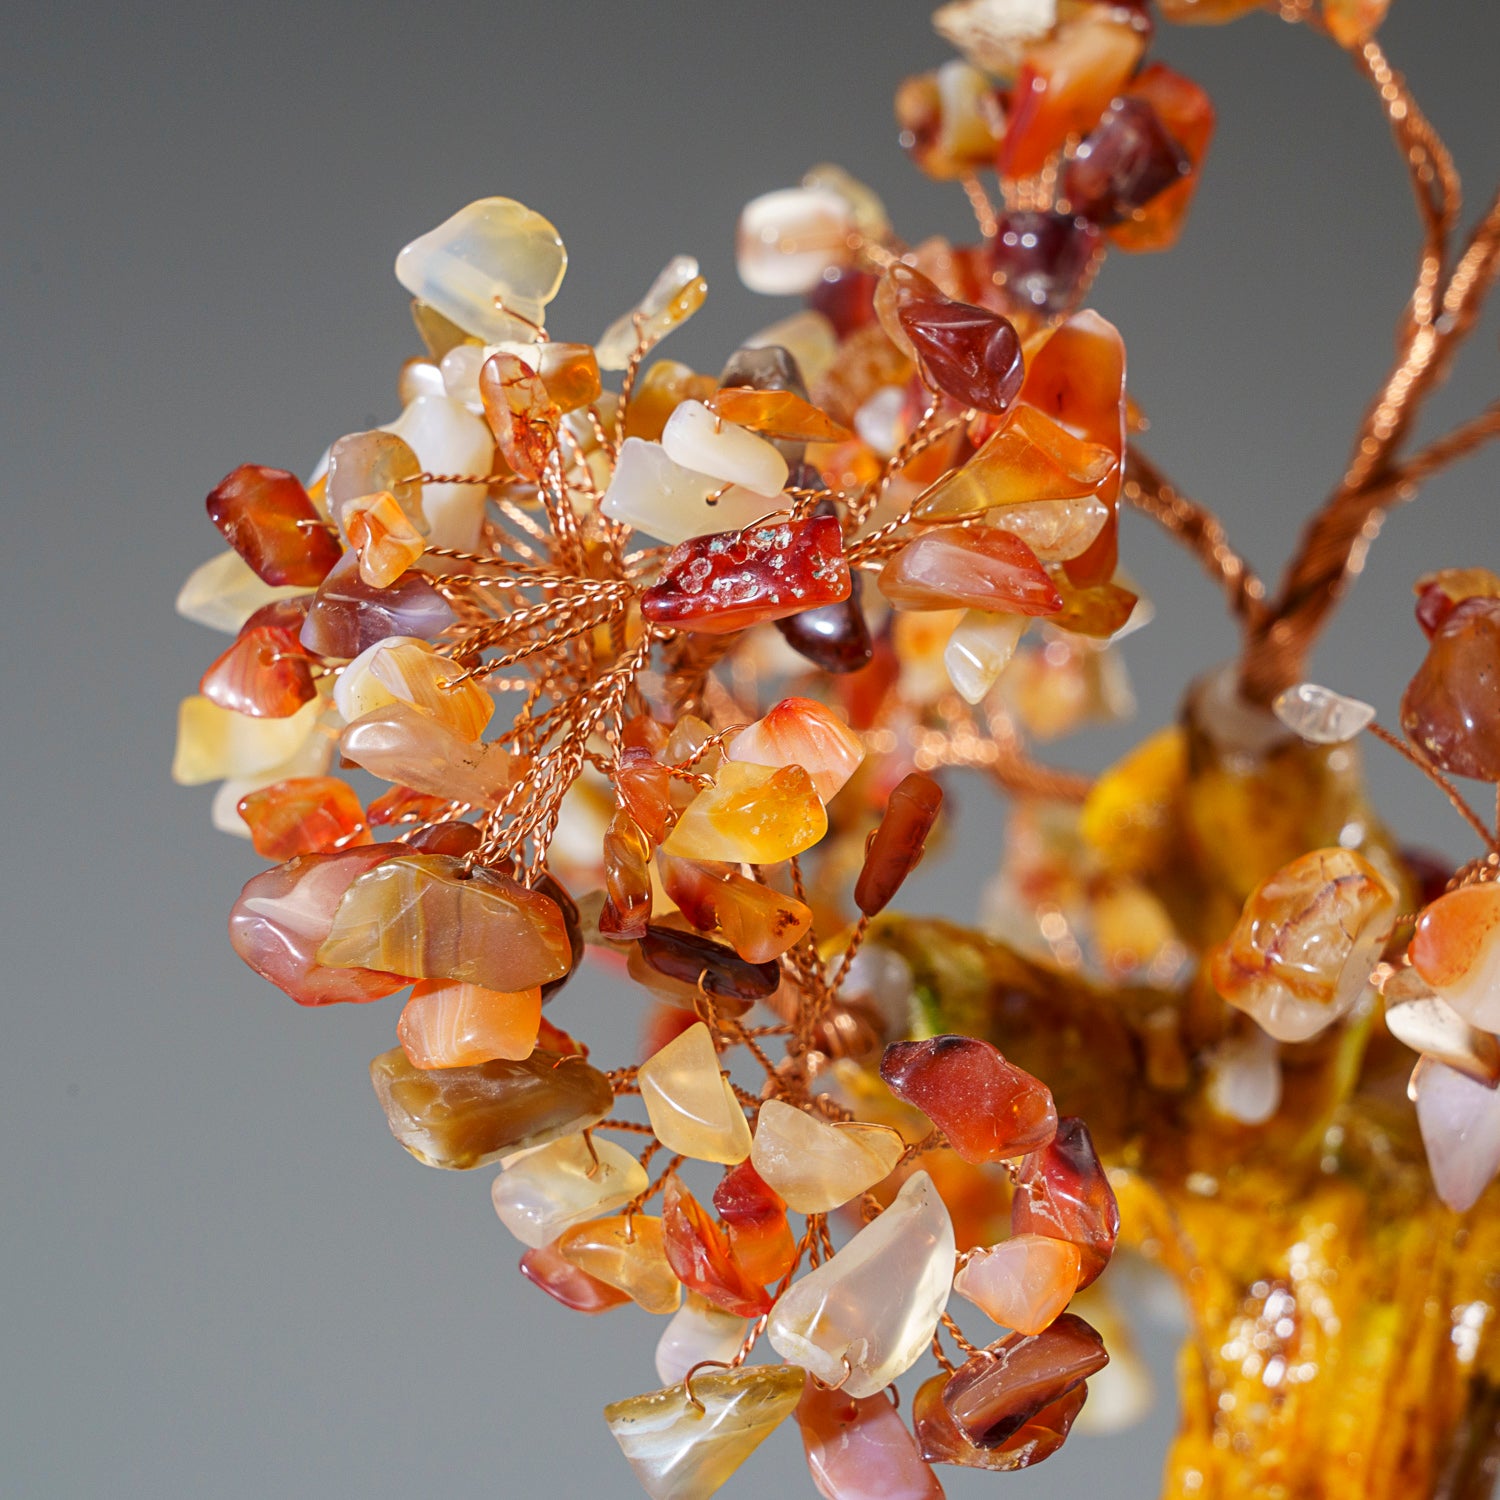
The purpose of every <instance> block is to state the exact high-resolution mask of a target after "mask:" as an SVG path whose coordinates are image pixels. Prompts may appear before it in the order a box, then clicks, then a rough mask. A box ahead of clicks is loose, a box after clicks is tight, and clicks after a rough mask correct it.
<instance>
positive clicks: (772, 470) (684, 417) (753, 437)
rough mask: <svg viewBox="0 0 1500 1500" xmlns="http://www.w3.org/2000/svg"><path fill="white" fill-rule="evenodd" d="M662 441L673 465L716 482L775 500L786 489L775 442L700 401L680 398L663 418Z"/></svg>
mask: <svg viewBox="0 0 1500 1500" xmlns="http://www.w3.org/2000/svg"><path fill="white" fill-rule="evenodd" d="M661 445H662V447H663V448H664V449H665V450H666V454H667V457H668V458H670V459H671V460H672V462H673V463H674V464H681V465H682V467H683V468H684V469H692V470H693V471H694V472H695V473H698V474H707V475H709V476H710V477H711V478H713V479H716V480H717V481H718V482H719V483H720V484H738V485H742V486H744V488H745V489H747V490H750V491H751V492H752V493H754V494H757V495H760V496H761V497H762V498H763V499H767V500H771V499H774V498H775V497H776V496H778V495H779V494H780V493H781V492H782V490H783V489H785V488H786V482H787V475H788V470H787V464H786V459H784V458H783V457H782V456H781V454H780V453H779V452H778V451H777V449H776V446H775V444H773V443H769V442H767V441H766V439H765V438H763V437H759V436H757V434H755V433H753V432H751V431H750V430H749V429H748V428H746V427H740V426H737V425H736V424H735V423H733V422H726V421H725V420H724V419H723V418H722V417H721V416H719V415H717V413H715V412H712V411H710V410H709V409H708V407H706V406H705V405H704V404H703V403H702V402H701V401H684V402H682V403H681V404H680V405H679V406H678V407H677V409H676V410H675V411H674V412H673V413H672V415H671V416H670V417H668V418H667V425H666V427H665V428H664V429H663V430H662V435H661ZM717 529H718V530H721V531H722V530H724V529H725V528H724V527H722V526H721V527H718V528H717Z"/></svg>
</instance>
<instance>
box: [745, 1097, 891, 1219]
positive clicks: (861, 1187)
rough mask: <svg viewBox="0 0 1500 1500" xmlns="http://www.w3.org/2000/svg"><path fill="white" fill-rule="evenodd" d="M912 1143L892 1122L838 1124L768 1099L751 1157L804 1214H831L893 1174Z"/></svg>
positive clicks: (771, 1185)
mask: <svg viewBox="0 0 1500 1500" xmlns="http://www.w3.org/2000/svg"><path fill="white" fill-rule="evenodd" d="M905 1148H906V1143H905V1142H904V1141H903V1140H902V1139H901V1134H900V1132H899V1131H896V1130H892V1129H891V1128H890V1127H889V1126H887V1125H866V1124H864V1123H862V1122H860V1121H853V1122H850V1123H848V1124H845V1123H843V1122H840V1123H837V1124H834V1123H831V1122H829V1121H827V1120H820V1119H818V1118H817V1116H815V1115H810V1114H808V1113H806V1112H805V1111H803V1110H800V1109H794V1108H793V1107H792V1106H791V1105H790V1104H784V1103H782V1101H781V1100H779V1099H767V1100H766V1101H765V1103H764V1104H762V1105H761V1107H760V1114H759V1116H758V1117H757V1120H756V1124H755V1141H754V1144H753V1145H752V1147H751V1150H750V1160H751V1162H752V1164H753V1165H754V1167H755V1170H756V1171H757V1172H759V1173H760V1175H761V1177H762V1179H763V1180H764V1181H765V1183H766V1186H767V1187H769V1188H771V1189H772V1191H773V1192H776V1193H778V1194H779V1195H780V1196H781V1197H782V1198H783V1199H785V1200H786V1205H787V1207H788V1208H791V1209H794V1210H795V1211H796V1212H797V1213H799V1214H821V1213H827V1212H828V1211H829V1210H830V1209H835V1208H838V1207H839V1206H840V1204H844V1203H847V1202H849V1200H850V1199H851V1198H857V1197H858V1196H859V1195H860V1194H861V1193H863V1192H866V1191H867V1190H868V1189H870V1188H872V1187H874V1186H875V1184H876V1183H877V1182H880V1181H882V1180H883V1179H884V1178H886V1177H888V1176H889V1175H890V1172H891V1169H892V1168H893V1167H894V1166H895V1165H896V1162H897V1160H898V1159H899V1158H900V1156H901V1153H902V1151H903V1150H905Z"/></svg>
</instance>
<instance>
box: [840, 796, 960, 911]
mask: <svg viewBox="0 0 1500 1500" xmlns="http://www.w3.org/2000/svg"><path fill="white" fill-rule="evenodd" d="M942 805H943V789H942V787H940V786H939V785H938V784H937V782H935V781H934V780H933V779H932V777H930V776H928V775H927V774H926V773H925V772H923V771H913V772H912V773H911V774H910V775H909V776H905V777H903V778H902V779H901V781H899V782H898V783H897V785H896V788H895V790H894V791H893V792H892V793H891V795H890V800H889V801H888V802H887V803H886V806H885V816H884V817H882V818H881V820H880V822H879V824H878V825H877V826H876V828H875V831H874V832H873V833H872V834H871V835H870V840H869V842H868V843H867V844H866V845H865V862H864V864H863V865H862V866H861V867H860V872H859V879H858V880H857V881H856V882H855V884H854V904H855V905H856V906H857V907H858V908H859V909H860V911H861V912H863V913H864V915H865V916H867V917H873V916H875V915H877V914H878V913H879V912H881V911H883V910H884V909H885V907H886V905H887V904H888V903H889V901H890V899H891V897H892V896H894V895H895V894H896V892H897V891H898V890H900V889H901V883H902V881H904V880H905V879H906V877H907V876H908V875H910V874H911V872H912V871H913V870H915V869H916V867H917V864H918V862H919V861H920V860H921V858H922V851H923V849H924V848H925V847H926V845H927V835H928V834H929V833H930V832H931V831H932V825H933V824H934V823H935V822H936V821H937V815H938V812H939V810H940V809H941V808H942Z"/></svg>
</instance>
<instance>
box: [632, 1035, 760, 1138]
mask: <svg viewBox="0 0 1500 1500" xmlns="http://www.w3.org/2000/svg"><path fill="white" fill-rule="evenodd" d="M636 1082H637V1083H638V1084H639V1085H640V1090H641V1101H642V1102H643V1103H644V1104H645V1106H646V1113H647V1115H649V1116H650V1118H651V1128H652V1130H654V1131H655V1132H656V1138H657V1140H659V1141H660V1142H661V1143H662V1145H663V1146H665V1147H666V1148H667V1150H668V1151H675V1152H680V1153H681V1154H682V1155H683V1156H691V1157H692V1158H693V1159H694V1160H695V1161H713V1162H719V1163H720V1164H721V1165H723V1166H733V1165H735V1164H736V1163H738V1162H742V1161H744V1159H745V1158H746V1157H747V1156H749V1154H750V1126H749V1125H748V1124H747V1123H746V1120H745V1112H744V1110H743V1109H741V1108H740V1103H739V1100H737V1099H736V1098H735V1097H734V1090H733V1089H732V1088H731V1087H730V1086H729V1080H728V1079H727V1078H726V1077H724V1075H723V1074H722V1073H721V1072H720V1071H719V1054H718V1052H717V1051H716V1050H715V1049H714V1044H713V1038H712V1037H711V1036H710V1035H709V1030H708V1027H707V1026H705V1025H704V1024H703V1022H702V1021H698V1022H697V1023H695V1024H694V1025H692V1026H690V1027H688V1029H687V1030H686V1031H684V1032H683V1033H682V1035H681V1036H679V1037H674V1038H673V1039H672V1040H671V1041H670V1042H668V1043H667V1045H666V1046H665V1047H663V1048H661V1049H660V1050H659V1051H657V1052H655V1053H653V1054H652V1055H651V1057H650V1058H648V1059H647V1060H646V1061H645V1062H644V1063H642V1064H641V1066H640V1070H639V1071H638V1072H637V1074H636Z"/></svg>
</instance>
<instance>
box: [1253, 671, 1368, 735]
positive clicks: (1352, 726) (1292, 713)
mask: <svg viewBox="0 0 1500 1500" xmlns="http://www.w3.org/2000/svg"><path fill="white" fill-rule="evenodd" d="M1271 707H1272V708H1273V709H1274V710H1275V713H1276V717H1277V718H1278V719H1280V720H1281V722H1282V723H1283V724H1285V725H1286V727H1287V728H1288V729H1290V730H1291V731H1292V733H1293V734H1295V735H1298V736H1300V737H1301V738H1302V739H1304V740H1306V741H1308V743H1309V744H1313V745H1342V744H1344V743H1345V741H1347V740H1352V739H1353V738H1354V737H1355V735H1357V734H1358V733H1359V732H1360V731H1361V730H1363V729H1365V728H1366V727H1367V726H1368V725H1369V724H1370V723H1372V722H1373V720H1374V718H1375V710H1374V708H1372V707H1371V706H1370V704H1368V703H1362V702H1360V700H1359V699H1358V698H1346V697H1345V696H1344V695H1343V694H1342V693H1336V692H1334V690H1333V689H1332V688H1326V687H1319V686H1318V684H1317V683H1315V682H1299V683H1298V684H1297V685H1296V687H1289V688H1287V689H1286V691H1285V692H1281V693H1278V694H1277V695H1276V701H1275V702H1274V703H1273V704H1272V705H1271Z"/></svg>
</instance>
